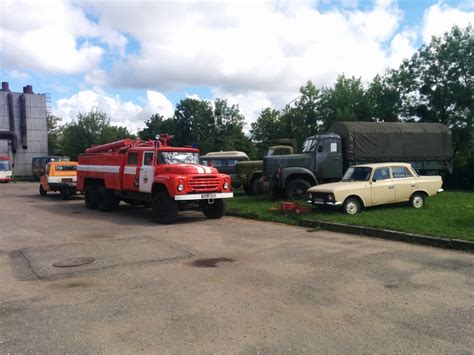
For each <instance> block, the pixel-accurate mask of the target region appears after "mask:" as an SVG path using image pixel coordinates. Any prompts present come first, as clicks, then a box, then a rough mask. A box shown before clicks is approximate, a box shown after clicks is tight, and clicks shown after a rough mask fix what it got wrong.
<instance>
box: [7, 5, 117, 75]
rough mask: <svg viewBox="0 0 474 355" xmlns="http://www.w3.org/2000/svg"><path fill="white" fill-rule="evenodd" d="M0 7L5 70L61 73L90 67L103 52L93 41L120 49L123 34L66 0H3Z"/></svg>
mask: <svg viewBox="0 0 474 355" xmlns="http://www.w3.org/2000/svg"><path fill="white" fill-rule="evenodd" d="M1 11H2V16H1V21H0V58H1V60H2V66H5V67H6V68H13V69H16V70H18V69H30V70H36V71H44V72H50V73H61V74H76V73H81V72H85V71H88V70H92V69H94V68H96V67H97V65H98V64H99V63H100V62H101V60H102V58H103V55H104V52H105V49H104V48H103V47H101V46H99V45H97V44H92V43H91V40H92V39H99V41H101V42H102V43H105V44H107V45H108V46H109V48H110V49H112V50H114V49H116V50H118V51H119V52H121V53H124V47H125V44H126V38H125V37H124V36H123V35H121V34H120V33H118V32H117V31H113V30H109V29H107V28H104V27H103V26H101V25H97V24H96V23H94V22H93V21H91V20H89V19H88V18H87V16H86V14H85V13H84V11H83V9H81V8H79V7H78V6H76V5H74V4H72V3H70V2H68V1H58V0H49V1H47V2H44V1H36V0H26V1H12V0H3V1H2V10H1Z"/></svg>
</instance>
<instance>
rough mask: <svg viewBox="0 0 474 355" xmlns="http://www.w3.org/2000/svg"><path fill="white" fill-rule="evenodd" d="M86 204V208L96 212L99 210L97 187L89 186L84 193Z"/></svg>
mask: <svg viewBox="0 0 474 355" xmlns="http://www.w3.org/2000/svg"><path fill="white" fill-rule="evenodd" d="M84 195H85V196H84V204H85V205H86V208H88V209H90V210H94V209H96V208H97V197H96V196H97V188H96V187H95V186H92V185H90V186H87V187H86V190H85V193H84Z"/></svg>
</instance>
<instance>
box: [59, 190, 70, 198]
mask: <svg viewBox="0 0 474 355" xmlns="http://www.w3.org/2000/svg"><path fill="white" fill-rule="evenodd" d="M59 197H60V198H61V200H67V199H68V198H69V189H68V188H67V187H62V188H61V190H59Z"/></svg>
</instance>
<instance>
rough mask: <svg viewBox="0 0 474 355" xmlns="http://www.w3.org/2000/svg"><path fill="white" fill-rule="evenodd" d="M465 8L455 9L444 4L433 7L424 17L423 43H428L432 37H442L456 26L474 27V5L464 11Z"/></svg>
mask: <svg viewBox="0 0 474 355" xmlns="http://www.w3.org/2000/svg"><path fill="white" fill-rule="evenodd" d="M463 8H464V6H463V7H460V8H453V7H449V6H447V5H445V4H443V3H438V4H435V5H433V6H431V7H430V8H429V9H428V10H427V11H426V12H425V15H424V19H423V29H422V35H423V41H424V42H425V43H428V42H429V41H430V40H431V37H432V36H440V35H442V34H444V33H445V32H448V31H449V30H450V29H451V28H452V27H453V26H454V25H457V26H459V27H466V26H467V25H469V24H473V25H474V11H473V8H474V5H473V3H472V2H471V6H470V7H469V8H468V7H467V5H466V6H465V8H466V10H465V11H463Z"/></svg>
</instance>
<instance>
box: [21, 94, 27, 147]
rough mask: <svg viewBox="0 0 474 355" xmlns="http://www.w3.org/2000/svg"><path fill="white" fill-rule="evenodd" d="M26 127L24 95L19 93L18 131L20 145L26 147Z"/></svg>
mask: <svg viewBox="0 0 474 355" xmlns="http://www.w3.org/2000/svg"><path fill="white" fill-rule="evenodd" d="M26 132H27V128H26V97H25V95H24V94H21V95H20V133H21V147H22V148H23V149H28V142H27V134H26Z"/></svg>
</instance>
